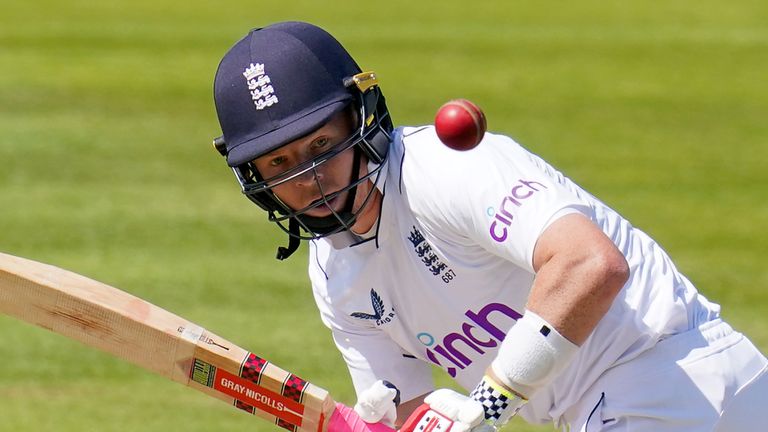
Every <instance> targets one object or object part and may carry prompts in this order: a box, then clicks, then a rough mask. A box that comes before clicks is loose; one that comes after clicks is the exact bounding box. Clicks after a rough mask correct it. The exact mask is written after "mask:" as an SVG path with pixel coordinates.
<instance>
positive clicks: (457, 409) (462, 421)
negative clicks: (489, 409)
mask: <svg viewBox="0 0 768 432" xmlns="http://www.w3.org/2000/svg"><path fill="white" fill-rule="evenodd" d="M484 420H485V410H484V409H483V405H482V404H481V403H480V402H479V401H476V400H474V399H471V398H469V397H468V396H464V395H462V394H460V393H457V392H455V391H453V390H450V389H439V390H435V391H433V392H432V393H430V394H429V395H428V396H427V397H426V398H424V405H422V407H421V408H420V409H417V410H416V411H415V412H414V414H412V415H411V417H409V418H408V420H407V421H406V422H405V425H404V426H403V428H402V429H401V430H400V432H410V431H411V430H420V429H421V428H422V427H424V426H427V425H430V426H431V427H430V428H432V429H434V430H436V431H445V430H449V429H450V432H469V431H471V432H491V431H493V430H494V427H493V426H491V425H490V424H488V423H486V422H485V421H484Z"/></svg>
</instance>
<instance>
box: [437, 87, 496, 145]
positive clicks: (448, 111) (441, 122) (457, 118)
mask: <svg viewBox="0 0 768 432" xmlns="http://www.w3.org/2000/svg"><path fill="white" fill-rule="evenodd" d="M485 129H486V122H485V114H483V110H481V109H480V108H479V107H478V106H477V105H475V104H473V103H472V102H470V101H468V100H466V99H454V100H452V101H448V102H446V103H445V104H444V105H443V106H441V107H440V109H439V110H437V115H436V116H435V130H436V132H437V136H438V137H439V138H440V141H442V142H443V144H445V145H447V146H448V147H450V148H452V149H454V150H462V151H463V150H470V149H473V148H475V147H476V146H477V145H478V144H479V143H480V141H482V139H483V135H485Z"/></svg>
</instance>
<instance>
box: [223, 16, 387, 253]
mask: <svg viewBox="0 0 768 432" xmlns="http://www.w3.org/2000/svg"><path fill="white" fill-rule="evenodd" d="M214 100H215V104H216V112H217V115H218V119H219V124H220V125H221V130H222V133H223V135H222V136H221V137H219V138H217V139H215V140H214V146H215V147H216V149H217V150H218V151H219V152H220V153H221V154H222V155H223V156H224V157H225V158H226V161H227V164H228V165H229V167H230V168H231V169H232V171H233V173H234V174H235V177H236V178H237V180H238V182H239V183H240V186H241V188H242V192H243V193H244V194H245V195H246V196H247V197H248V198H249V199H250V200H251V201H252V202H254V203H255V204H257V205H258V206H259V207H261V208H262V209H264V210H266V211H267V213H268V215H269V220H270V221H272V222H275V223H277V225H278V226H280V228H281V229H283V230H284V231H285V232H287V233H288V234H289V235H290V237H291V239H290V240H291V241H290V244H289V247H288V248H279V249H278V258H279V259H284V258H287V257H288V256H289V255H290V254H291V253H293V251H295V250H296V249H297V248H298V245H299V239H314V238H319V237H323V236H327V235H330V234H334V233H337V232H341V231H344V230H347V229H349V228H350V227H351V226H352V225H353V224H354V222H355V221H356V219H357V216H358V214H359V213H360V209H358V210H357V211H353V208H352V207H353V202H354V198H355V194H356V190H357V189H356V188H357V185H359V184H360V183H362V182H364V181H368V180H369V179H370V180H372V181H374V182H376V181H377V179H378V176H379V174H380V171H381V168H382V166H383V163H384V161H385V160H386V158H387V150H388V148H389V143H390V141H391V133H392V129H393V126H392V120H391V118H390V116H389V111H388V110H387V106H386V103H385V100H384V96H383V95H382V94H381V90H380V89H379V87H378V80H377V78H376V75H375V74H374V73H373V72H362V70H361V69H360V67H359V66H358V65H357V63H356V62H355V61H354V60H353V59H352V57H351V56H350V54H349V53H348V52H347V51H346V49H344V47H343V46H342V45H341V44H340V43H339V42H338V41H337V40H336V39H334V38H333V36H331V35H330V34H328V33H327V32H326V31H325V30H323V29H321V28H319V27H316V26H314V25H312V24H308V23H303V22H283V23H277V24H273V25H270V26H268V27H264V28H257V29H254V30H251V31H250V32H249V33H248V34H247V35H246V36H245V37H243V38H242V39H240V40H239V41H238V42H237V43H235V45H234V46H233V47H232V48H230V50H229V51H228V52H227V53H226V54H225V55H224V57H223V59H222V60H221V62H220V63H219V67H218V69H217V71H216V76H215V79H214ZM349 107H352V109H354V110H355V112H356V113H357V115H356V118H357V121H358V124H357V125H356V126H355V128H354V130H353V133H352V134H351V136H350V137H349V138H348V139H347V140H346V141H345V142H344V143H342V144H339V145H337V146H334V148H332V149H331V150H329V151H328V152H325V153H322V154H320V155H318V156H316V157H315V158H314V159H312V160H309V161H306V162H304V163H302V164H299V165H298V166H296V167H293V168H291V169H290V170H288V171H286V172H284V173H281V174H280V175H278V176H276V177H272V178H268V179H265V178H263V177H262V176H261V175H260V174H259V172H258V170H257V169H256V167H255V165H254V164H253V163H252V161H253V160H254V159H256V158H258V157H259V156H262V155H264V154H267V153H269V152H271V151H273V150H275V149H277V148H279V147H281V146H283V145H286V144H288V143H290V142H292V141H294V140H296V139H298V138H301V137H303V136H306V135H308V134H310V133H312V132H313V131H315V130H317V129H318V128H320V127H321V126H323V125H324V124H325V123H326V122H328V121H329V120H330V119H331V117H333V115H334V114H336V113H338V112H340V111H342V110H344V109H348V108H349ZM350 148H351V149H354V152H355V157H354V161H355V163H354V166H353V168H352V173H351V177H350V182H349V185H348V186H347V187H345V188H344V189H342V190H340V191H336V192H334V193H331V194H329V195H327V196H324V197H323V198H322V199H321V200H319V201H318V202H316V203H313V204H311V205H309V206H308V207H306V208H303V209H292V208H290V207H288V206H287V205H285V204H284V203H283V202H282V201H281V200H280V199H279V198H278V197H277V196H276V195H275V194H274V192H273V191H272V188H273V187H275V186H276V185H279V184H282V183H283V182H287V181H291V180H292V179H294V178H296V177H297V176H300V175H303V174H304V173H307V172H309V171H314V170H316V169H317V167H319V166H321V165H322V164H324V163H326V162H327V161H329V160H331V159H332V158H334V157H335V156H337V155H338V154H340V153H341V152H342V151H344V150H347V149H350ZM363 156H365V161H367V162H368V166H369V169H368V172H367V174H365V175H363V176H359V175H358V171H359V164H360V163H361V159H362V157H363ZM315 172H316V171H315ZM374 189H375V188H371V192H370V193H369V195H368V196H367V197H366V199H365V202H366V203H367V202H368V200H369V199H370V198H371V196H372V194H373V192H374ZM347 191H349V194H348V198H347V200H346V203H345V205H344V208H343V209H342V210H341V211H339V212H336V211H332V213H333V214H331V215H329V216H326V217H313V216H308V215H306V214H305V212H307V211H309V210H310V209H312V208H314V207H317V206H319V205H323V204H324V203H327V202H328V200H330V199H333V198H334V197H335V196H336V195H338V194H341V193H343V192H347Z"/></svg>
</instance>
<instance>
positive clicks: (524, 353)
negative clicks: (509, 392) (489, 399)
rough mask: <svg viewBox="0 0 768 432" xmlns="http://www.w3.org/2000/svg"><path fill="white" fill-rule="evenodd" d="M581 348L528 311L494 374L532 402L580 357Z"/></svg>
mask: <svg viewBox="0 0 768 432" xmlns="http://www.w3.org/2000/svg"><path fill="white" fill-rule="evenodd" d="M578 350H579V347H578V346H577V345H575V344H573V343H572V342H571V341H569V340H568V339H566V338H565V337H563V335H561V334H560V333H558V332H557V330H555V328H554V327H553V326H552V325H551V324H549V323H548V322H547V321H545V320H544V319H543V318H542V317H540V316H538V315H536V314H535V313H533V312H531V311H530V310H527V311H526V312H525V315H523V317H522V318H521V319H520V320H519V321H517V323H515V325H513V326H512V328H511V329H510V330H509V332H507V336H506V337H505V338H504V340H503V341H502V342H501V346H500V347H499V353H498V355H497V356H496V358H495V359H494V360H493V362H492V363H491V370H493V373H494V374H495V375H496V377H498V379H499V380H500V381H501V382H502V383H503V384H504V385H506V386H507V387H509V388H511V389H513V390H515V391H516V392H518V393H520V394H521V395H523V396H525V397H527V398H530V397H531V396H532V395H533V393H535V392H536V390H538V389H540V388H542V387H544V386H546V385H547V384H549V383H550V382H551V381H552V380H553V379H555V377H556V376H557V375H558V374H559V373H560V372H562V370H563V369H565V368H566V366H568V364H570V362H571V359H572V358H573V357H575V356H576V353H577V352H578Z"/></svg>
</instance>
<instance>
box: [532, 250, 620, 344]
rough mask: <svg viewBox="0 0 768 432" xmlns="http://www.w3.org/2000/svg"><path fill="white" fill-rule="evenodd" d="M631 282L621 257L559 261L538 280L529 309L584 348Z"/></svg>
mask: <svg viewBox="0 0 768 432" xmlns="http://www.w3.org/2000/svg"><path fill="white" fill-rule="evenodd" d="M626 280H627V270H626V261H624V259H623V257H622V256H621V255H619V256H618V257H617V256H614V255H613V254H610V253H603V252H599V253H597V254H595V255H590V256H586V257H558V258H553V259H552V260H550V261H549V262H548V263H547V264H545V265H544V266H543V267H542V268H541V270H540V271H539V273H538V274H537V276H536V283H535V284H534V288H533V290H532V292H531V296H530V297H529V299H528V304H527V308H528V309H529V310H531V311H533V312H535V313H537V314H538V315H539V316H541V317H542V318H544V319H545V320H546V321H547V322H549V323H550V324H552V326H553V327H555V329H557V330H558V331H559V332H560V333H561V334H562V335H563V336H564V337H565V338H567V339H568V340H570V341H571V342H573V343H574V344H576V345H581V344H582V343H584V341H585V340H586V339H587V337H589V335H590V334H591V333H592V331H593V330H594V328H595V327H596V326H597V323H598V322H599V321H600V319H601V318H602V317H603V316H604V315H605V313H606V312H607V311H608V309H609V308H610V307H611V304H612V303H613V300H614V299H615V298H616V295H617V294H618V293H619V291H620V290H621V288H622V286H623V285H624V283H625V282H626Z"/></svg>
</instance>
